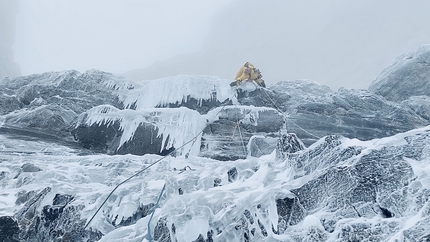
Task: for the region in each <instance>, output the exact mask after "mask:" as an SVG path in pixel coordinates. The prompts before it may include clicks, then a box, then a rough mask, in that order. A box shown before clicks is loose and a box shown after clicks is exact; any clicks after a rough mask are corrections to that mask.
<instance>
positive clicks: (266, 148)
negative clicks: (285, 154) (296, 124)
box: [249, 135, 278, 157]
mask: <svg viewBox="0 0 430 242" xmlns="http://www.w3.org/2000/svg"><path fill="white" fill-rule="evenodd" d="M273 136H274V135H273ZM277 141H278V138H277V137H271V136H265V137H264V136H257V135H256V136H252V137H251V139H250V140H249V152H250V155H251V156H252V157H261V156H263V155H268V154H271V153H272V152H273V150H275V148H276V143H277Z"/></svg>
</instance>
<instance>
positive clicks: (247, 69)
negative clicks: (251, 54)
mask: <svg viewBox="0 0 430 242" xmlns="http://www.w3.org/2000/svg"><path fill="white" fill-rule="evenodd" d="M262 77H263V76H262V75H261V72H260V70H258V69H257V68H255V67H254V65H253V64H252V63H250V62H246V63H245V65H243V66H242V67H240V69H239V71H238V72H237V74H236V77H235V78H234V79H235V80H236V81H234V82H232V83H231V84H230V86H239V85H240V84H242V82H243V81H255V82H256V83H257V84H258V85H259V86H261V87H266V84H265V83H264V80H263V79H261V78H262Z"/></svg>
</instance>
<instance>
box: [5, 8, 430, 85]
mask: <svg viewBox="0 0 430 242" xmlns="http://www.w3.org/2000/svg"><path fill="white" fill-rule="evenodd" d="M0 1H5V0H0ZM19 3H20V6H19V11H18V13H17V14H16V15H15V18H13V16H12V17H11V21H14V22H15V24H14V26H15V27H16V29H15V32H14V34H15V35H14V42H13V53H14V60H15V62H17V63H18V64H19V65H20V67H21V74H23V75H27V74H32V73H40V72H46V71H58V70H66V69H75V70H78V71H85V70H87V69H92V68H96V69H100V70H103V71H108V72H112V73H114V74H120V75H124V76H126V77H129V78H132V79H136V80H141V79H154V78H160V77H165V76H169V75H177V74H208V75H216V76H219V77H221V78H226V79H233V78H234V75H235V73H236V71H237V70H238V69H239V67H240V66H241V65H243V64H244V63H245V62H247V61H249V62H252V63H253V64H254V65H255V66H256V67H257V68H259V69H260V70H261V71H262V73H263V77H264V79H265V81H266V83H268V84H273V83H276V82H278V81H281V80H286V79H290V80H291V79H307V80H311V81H315V82H318V83H321V84H324V85H328V86H329V87H330V88H332V89H334V90H336V89H337V88H339V87H342V86H343V87H346V88H367V87H368V86H369V85H370V83H371V82H372V80H373V79H374V78H376V77H377V75H378V74H379V73H380V72H381V71H382V70H383V68H385V67H387V66H388V65H389V64H390V63H392V61H393V60H394V59H395V58H396V57H397V56H399V55H401V54H404V53H408V52H410V51H413V50H415V49H417V48H418V47H419V46H420V45H423V44H428V43H430V31H429V30H430V14H428V10H429V9H430V1H424V0H410V1H404V0H379V1H374V0H360V1H353V0H326V1H318V0H303V1H294V0H270V1H264V2H263V1H259V0H246V1H245V0H205V1H201V0H183V1H174V0H159V1H152V0H122V1H113V0H92V1H85V0H73V1H72V0H20V1H19ZM9 34H10V33H9ZM9 39H11V38H9ZM0 40H1V41H3V39H0Z"/></svg>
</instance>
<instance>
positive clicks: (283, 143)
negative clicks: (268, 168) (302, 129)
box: [276, 133, 305, 160]
mask: <svg viewBox="0 0 430 242" xmlns="http://www.w3.org/2000/svg"><path fill="white" fill-rule="evenodd" d="M304 149H305V146H304V145H303V143H302V142H301V141H300V140H299V138H297V136H296V134H288V133H287V134H282V135H281V137H279V140H278V143H277V145H276V160H285V159H286V158H287V157H288V154H291V153H295V152H297V151H300V150H304Z"/></svg>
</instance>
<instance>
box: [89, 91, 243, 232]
mask: <svg viewBox="0 0 430 242" xmlns="http://www.w3.org/2000/svg"><path fill="white" fill-rule="evenodd" d="M235 95H236V94H235ZM233 97H234V95H233ZM233 97H232V98H233ZM232 98H230V100H231V99H232ZM226 106H227V103H226V104H224V105H223V106H222V107H221V109H220V110H219V111H218V113H217V114H216V115H214V116H213V119H212V121H213V120H214V119H215V118H216V117H217V116H218V114H219V113H221V111H222V110H223V109H224V108H225V107H226ZM210 123H211V122H207V124H206V126H205V127H204V128H203V129H202V130H201V131H200V132H199V133H197V135H196V136H194V137H193V138H192V139H190V140H189V141H187V142H185V143H184V144H183V145H181V146H180V147H178V148H174V149H173V150H172V151H170V152H169V153H167V154H166V155H165V156H163V157H161V158H160V159H158V160H156V161H155V162H153V163H151V164H150V165H148V166H147V167H145V168H143V169H142V170H140V171H138V172H136V173H135V174H134V175H132V176H130V177H129V178H127V179H125V180H124V181H122V182H121V183H119V184H118V185H116V186H115V188H114V189H113V190H112V191H111V192H110V193H109V195H108V196H107V197H106V199H105V200H104V201H103V203H102V204H101V205H100V207H99V208H98V209H97V211H96V212H95V213H94V215H93V216H92V217H91V219H90V220H89V221H88V222H87V224H86V225H85V227H84V229H86V228H87V227H88V225H89V224H90V223H91V221H92V220H93V219H94V217H95V216H96V215H97V213H98V212H99V211H100V209H102V207H103V205H104V204H105V203H106V202H107V200H108V199H109V197H110V196H111V195H112V194H113V193H114V192H115V191H116V189H118V187H119V186H121V185H122V184H124V183H126V182H128V181H129V180H131V179H132V178H134V177H136V176H138V175H139V174H141V173H142V172H144V171H146V170H148V169H149V168H150V167H152V166H154V165H155V164H157V163H158V162H160V161H162V160H163V159H165V158H166V157H168V156H170V155H171V154H172V153H174V152H176V151H177V150H179V149H182V148H183V147H184V146H186V145H187V144H189V143H191V141H193V140H194V142H195V140H196V139H197V137H198V136H199V135H200V134H202V133H203V131H204V130H205V129H206V127H207V126H208V124H210Z"/></svg>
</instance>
